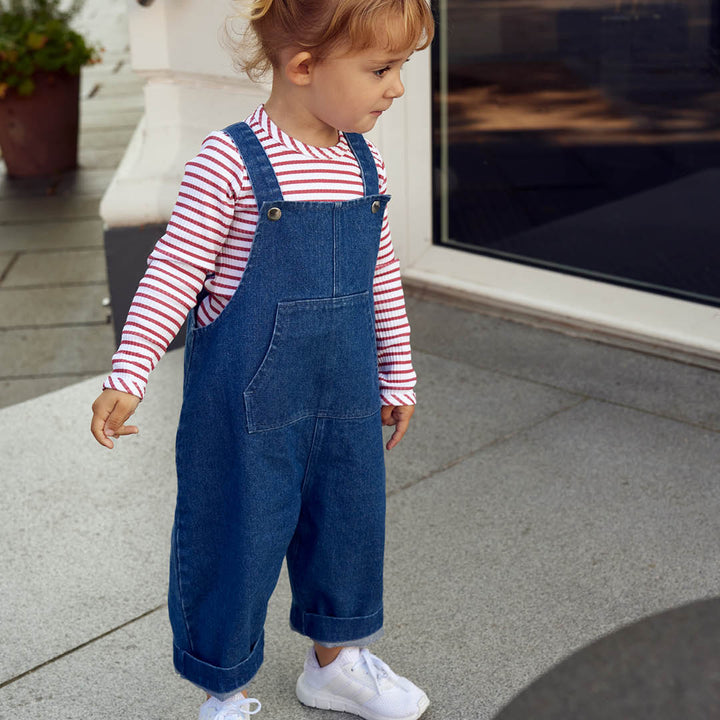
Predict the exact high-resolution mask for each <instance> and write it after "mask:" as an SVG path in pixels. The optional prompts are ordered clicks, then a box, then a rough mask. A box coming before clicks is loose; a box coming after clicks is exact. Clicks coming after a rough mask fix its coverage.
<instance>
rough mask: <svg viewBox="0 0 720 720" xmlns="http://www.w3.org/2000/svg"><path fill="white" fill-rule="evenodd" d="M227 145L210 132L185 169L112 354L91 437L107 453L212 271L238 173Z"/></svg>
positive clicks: (129, 430) (125, 430)
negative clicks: (229, 160) (162, 233)
mask: <svg viewBox="0 0 720 720" xmlns="http://www.w3.org/2000/svg"><path fill="white" fill-rule="evenodd" d="M231 146H232V141H230V140H229V139H228V138H227V137H226V136H225V135H224V134H223V133H221V132H216V133H212V134H211V135H209V136H208V137H207V138H206V139H205V142H204V143H203V146H202V149H201V151H200V153H199V154H198V155H197V156H196V157H194V158H193V159H192V160H190V161H189V162H188V163H187V164H186V165H185V174H184V176H183V181H182V184H181V186H180V191H179V193H178V199H177V202H176V204H175V207H174V209H173V212H172V215H171V218H170V221H169V223H168V226H167V230H166V232H165V234H164V235H163V236H162V237H161V238H160V239H159V240H158V243H157V244H156V246H155V248H154V250H153V252H152V253H151V255H150V258H149V260H148V268H147V270H146V272H145V275H144V276H143V278H142V280H141V281H140V285H139V287H138V290H137V292H136V293H135V297H134V298H133V301H132V305H131V307H130V310H129V312H128V317H127V320H126V321H125V325H124V327H123V332H122V340H121V343H120V347H119V348H118V350H117V352H116V353H115V355H114V356H113V360H112V366H113V370H112V373H111V374H110V376H109V377H108V378H107V379H106V380H105V383H104V386H103V387H104V391H103V393H102V394H101V395H100V397H98V398H97V400H96V401H95V403H94V405H93V420H92V424H91V431H92V434H93V435H94V436H95V438H96V439H97V441H98V442H99V443H100V444H101V445H104V446H105V447H107V448H112V447H113V442H112V440H110V439H109V438H110V437H119V436H121V435H130V434H134V433H136V432H137V428H136V427H135V426H130V425H128V426H126V425H125V422H126V421H127V419H128V418H129V417H130V416H131V415H132V414H133V412H134V411H135V409H136V408H137V405H138V403H139V402H140V400H142V398H143V396H144V394H145V386H146V384H147V380H148V375H149V374H150V372H151V371H152V370H153V369H154V367H155V366H156V365H157V363H158V361H159V360H160V358H161V357H162V356H163V354H164V353H165V351H166V350H167V347H168V345H169V344H170V342H171V341H172V340H173V338H174V337H175V335H177V333H178V331H179V329H180V327H181V326H182V324H183V322H184V321H185V317H186V316H187V313H188V311H189V310H190V308H192V307H193V306H194V305H195V302H196V298H197V294H198V292H199V291H200V290H201V289H202V287H203V284H204V282H205V278H206V276H207V275H208V274H209V273H211V272H214V270H215V263H216V259H217V256H218V254H219V252H220V251H221V249H222V248H223V246H224V244H225V242H226V240H227V237H228V233H229V229H230V225H231V222H232V220H233V213H234V207H235V197H236V194H237V192H238V191H239V189H240V184H239V183H240V181H239V179H238V175H237V173H236V172H235V171H234V167H233V166H231V165H229V164H228V163H227V156H228V149H229V148H231ZM248 184H249V183H248Z"/></svg>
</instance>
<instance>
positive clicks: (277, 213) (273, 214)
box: [268, 207, 282, 220]
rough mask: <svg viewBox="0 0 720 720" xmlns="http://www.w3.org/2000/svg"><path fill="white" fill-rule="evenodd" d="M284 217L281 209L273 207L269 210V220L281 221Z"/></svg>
mask: <svg viewBox="0 0 720 720" xmlns="http://www.w3.org/2000/svg"><path fill="white" fill-rule="evenodd" d="M281 216H282V210H281V209H280V208H279V207H271V208H270V209H269V210H268V220H279V219H280V217H281Z"/></svg>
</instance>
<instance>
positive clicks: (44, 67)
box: [0, 0, 100, 177]
mask: <svg viewBox="0 0 720 720" xmlns="http://www.w3.org/2000/svg"><path fill="white" fill-rule="evenodd" d="M82 2H83V0H73V2H72V3H71V4H70V5H68V4H67V3H64V5H65V7H61V3H62V0H0V150H2V155H3V159H4V160H5V164H6V167H7V172H8V175H9V176H11V177H29V176H34V175H49V174H52V173H56V172H62V171H64V170H71V169H74V168H76V167H77V138H78V115H79V110H78V107H79V96H80V68H82V67H83V66H84V65H87V64H89V63H95V62H99V60H100V51H99V49H98V48H96V47H94V46H92V45H89V44H88V43H87V42H86V41H85V39H84V38H83V37H82V35H80V34H79V33H77V32H75V31H74V30H73V29H72V28H71V27H70V22H71V20H72V18H73V17H74V16H75V15H77V13H78V11H79V10H80V8H81V6H82Z"/></svg>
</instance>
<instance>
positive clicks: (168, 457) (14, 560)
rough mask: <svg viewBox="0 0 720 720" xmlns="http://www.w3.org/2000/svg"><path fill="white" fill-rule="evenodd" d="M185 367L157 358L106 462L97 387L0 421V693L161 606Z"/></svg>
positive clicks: (21, 408)
mask: <svg viewBox="0 0 720 720" xmlns="http://www.w3.org/2000/svg"><path fill="white" fill-rule="evenodd" d="M181 368H182V356H181V353H170V354H169V355H168V357H166V358H165V359H164V363H163V364H162V365H161V367H160V368H159V369H158V371H157V373H156V374H155V377H154V378H153V380H154V384H153V390H152V392H149V393H148V395H147V397H146V399H145V400H144V401H143V403H142V405H141V410H140V411H139V412H138V413H137V418H138V422H139V423H140V425H141V428H142V432H143V435H142V436H138V437H132V438H123V440H122V441H121V442H120V443H119V447H118V448H117V449H116V450H115V451H113V452H109V451H108V450H106V449H105V448H103V447H101V446H100V445H98V444H97V443H96V442H95V440H94V439H93V438H92V436H91V435H90V431H89V427H90V424H89V423H90V418H91V411H90V406H91V404H92V402H93V400H94V399H95V397H97V395H98V394H99V392H100V387H101V381H102V378H100V377H94V378H93V379H91V380H88V381H85V382H82V383H79V384H77V385H73V386H71V387H67V388H63V389H62V390H59V391H57V392H54V393H50V394H48V395H44V396H43V397H42V398H39V399H37V400H33V401H30V402H26V403H21V404H19V405H15V406H13V407H8V408H5V409H3V410H2V411H1V412H0V456H1V457H2V458H3V497H4V501H3V503H2V504H1V505H0V543H1V544H2V547H3V548H4V551H3V560H2V563H1V564H0V572H1V573H2V581H1V582H0V586H2V588H3V590H2V595H3V602H2V603H0V626H2V627H3V648H4V650H3V653H2V654H1V655H0V682H2V680H5V679H7V678H9V677H14V676H17V675H19V674H21V673H22V672H25V671H26V670H28V669H30V668H32V667H35V666H36V665H38V664H40V663H42V662H45V661H47V660H49V659H50V658H53V657H55V656H57V655H60V654H62V653H64V652H66V651H68V650H71V649H72V648H74V647H76V646H78V645H80V644H82V643H83V642H86V641H88V640H90V639H92V638H94V637H97V636H98V635H101V634H102V633H104V632H106V631H107V630H109V629H110V628H113V627H116V626H118V625H120V624H122V623H124V622H127V621H128V620H131V619H133V618H135V617H137V616H138V615H140V614H142V613H144V612H146V611H147V610H149V609H151V608H153V607H156V606H159V605H161V604H162V603H163V602H164V601H165V595H166V584H167V577H166V576H167V558H168V557H169V538H170V527H171V523H172V511H173V506H174V495H175V474H174V461H173V457H174V433H175V426H176V423H177V415H178V412H179V402H180V395H181V393H180V388H181V383H182V378H181ZM144 418H148V420H150V419H152V422H148V423H147V425H144V423H143V419H144ZM146 431H147V437H146V434H145V433H146ZM30 568H31V569H32V570H31V571H30V570H29V569H30ZM69 684H71V685H75V683H72V682H71V683H69ZM76 691H77V687H76V688H75V690H74V691H73V692H76ZM0 692H1V691H0ZM0 707H5V704H4V702H2V700H0Z"/></svg>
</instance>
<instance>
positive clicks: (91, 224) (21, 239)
mask: <svg viewBox="0 0 720 720" xmlns="http://www.w3.org/2000/svg"><path fill="white" fill-rule="evenodd" d="M80 247H98V248H102V247H103V224H102V220H101V219H100V218H99V217H96V218H87V219H84V220H74V221H65V222H45V221H44V219H43V222H36V223H31V224H28V223H15V224H4V225H3V224H0V252H8V251H22V252H33V251H36V250H55V249H59V248H80Z"/></svg>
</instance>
